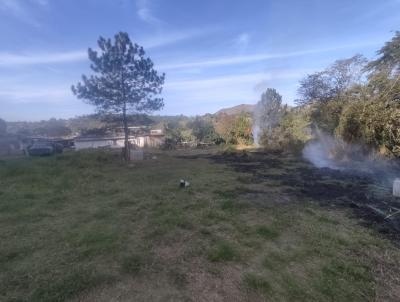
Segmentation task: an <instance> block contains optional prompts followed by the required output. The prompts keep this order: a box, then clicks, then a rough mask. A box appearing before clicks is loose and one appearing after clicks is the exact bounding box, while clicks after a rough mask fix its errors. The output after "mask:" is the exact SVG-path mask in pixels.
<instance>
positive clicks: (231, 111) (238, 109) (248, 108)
mask: <svg viewBox="0 0 400 302" xmlns="http://www.w3.org/2000/svg"><path fill="white" fill-rule="evenodd" d="M255 106H256V105H252V104H241V105H237V106H234V107H230V108H224V109H221V110H219V111H217V112H216V113H215V114H221V113H225V114H228V115H236V114H240V113H252V112H253V111H254V107H255Z"/></svg>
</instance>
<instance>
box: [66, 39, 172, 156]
mask: <svg viewBox="0 0 400 302" xmlns="http://www.w3.org/2000/svg"><path fill="white" fill-rule="evenodd" d="M98 47H99V53H98V52H97V51H95V50H92V49H91V48H89V50H88V54H89V59H90V61H91V63H92V64H91V65H90V67H91V69H92V70H93V72H94V75H91V76H90V77H87V76H85V75H83V76H82V82H79V83H78V84H77V85H76V86H72V87H71V89H72V92H73V93H74V94H75V95H76V96H77V97H78V98H80V99H83V100H85V101H86V102H87V103H89V104H92V105H95V106H96V108H97V110H98V111H99V112H101V113H112V114H118V115H119V116H120V117H121V122H122V125H123V128H124V134H125V144H124V145H125V147H124V156H125V159H126V160H129V128H128V118H127V115H128V113H141V112H152V111H155V110H159V109H161V108H162V107H163V106H164V102H163V99H162V98H160V97H158V96H159V94H160V93H161V91H162V86H163V84H164V79H165V74H161V75H160V74H158V72H157V71H156V70H155V69H154V68H153V66H154V64H153V62H152V60H151V59H150V58H147V57H145V51H144V49H143V47H141V46H139V45H137V44H136V43H135V44H133V43H132V41H131V40H130V38H129V35H128V34H127V33H124V32H119V33H118V34H116V35H115V37H114V41H112V40H111V39H105V38H103V37H100V38H99V40H98Z"/></svg>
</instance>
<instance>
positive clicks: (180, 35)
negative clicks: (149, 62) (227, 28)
mask: <svg viewBox="0 0 400 302" xmlns="http://www.w3.org/2000/svg"><path fill="white" fill-rule="evenodd" d="M216 31H218V28H216V27H204V28H191V29H184V30H179V31H170V32H168V33H164V34H156V35H153V36H152V37H147V38H144V39H142V40H141V43H142V44H143V46H144V47H145V48H147V49H148V48H156V47H160V46H165V45H169V44H173V43H177V42H181V41H184V40H189V39H194V38H197V37H201V36H205V35H207V34H211V33H213V32H216Z"/></svg>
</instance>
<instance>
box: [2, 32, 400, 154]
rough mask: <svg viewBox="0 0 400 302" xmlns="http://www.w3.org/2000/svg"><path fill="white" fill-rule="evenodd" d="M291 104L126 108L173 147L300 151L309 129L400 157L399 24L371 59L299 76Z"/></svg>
mask: <svg viewBox="0 0 400 302" xmlns="http://www.w3.org/2000/svg"><path fill="white" fill-rule="evenodd" d="M298 97H299V98H298V99H297V100H295V106H294V107H290V106H287V105H284V104H283V103H284V100H282V97H281V96H280V95H279V92H278V91H276V90H275V89H273V87H271V88H268V89H267V90H266V91H265V92H264V93H263V94H262V96H261V97H260V101H259V102H258V104H257V105H256V110H255V112H256V113H257V114H253V113H252V112H250V110H249V108H246V111H244V112H243V111H242V112H233V113H232V114H230V112H229V110H222V111H220V112H217V113H216V114H206V115H203V116H194V117H188V116H184V115H178V116H160V115H156V116H145V115H131V116H130V119H129V123H130V125H136V126H137V125H146V126H151V127H153V128H163V129H165V134H166V139H167V142H168V144H170V146H171V147H173V146H174V145H177V144H179V143H182V142H204V143H216V144H220V143H225V144H233V145H252V144H253V143H254V142H255V141H256V143H257V144H259V145H260V146H263V147H265V148H272V149H281V150H295V151H299V150H301V149H302V148H303V146H304V144H305V143H306V142H307V141H309V140H310V139H313V130H315V129H316V128H318V129H319V130H321V131H322V132H324V133H326V134H328V135H332V136H335V137H338V138H340V139H342V140H343V141H345V142H348V143H353V144H354V143H355V144H359V145H362V146H364V147H365V148H366V149H373V150H376V151H378V152H379V153H381V154H384V155H385V156H390V157H400V32H399V31H397V32H396V33H395V35H394V37H393V38H392V39H391V40H390V41H388V42H386V43H385V44H384V45H383V46H382V48H380V49H379V50H378V52H377V58H376V59H374V60H371V61H368V60H367V59H366V58H365V57H364V56H362V55H361V54H355V55H354V56H352V57H350V58H346V59H340V60H337V61H335V62H333V63H332V64H331V65H330V66H328V67H327V68H325V69H324V70H321V71H318V72H315V73H313V74H308V75H307V76H305V77H304V78H303V79H301V80H300V82H299V89H298ZM0 126H1V127H0V128H1V129H2V130H1V132H0V135H1V133H2V134H3V135H4V133H6V132H8V133H13V134H16V135H42V136H71V135H76V134H81V135H85V134H90V133H98V134H99V133H100V134H101V133H102V131H106V130H107V129H109V128H112V127H116V126H118V125H117V123H116V119H115V118H113V117H112V116H110V115H108V116H100V115H97V114H93V115H87V116H81V117H76V118H71V119H50V120H48V121H40V122H9V123H4V121H1V123H0Z"/></svg>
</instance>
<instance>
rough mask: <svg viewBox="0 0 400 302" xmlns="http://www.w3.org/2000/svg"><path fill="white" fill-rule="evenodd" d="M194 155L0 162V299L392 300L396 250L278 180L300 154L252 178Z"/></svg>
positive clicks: (399, 284) (398, 291)
mask: <svg viewBox="0 0 400 302" xmlns="http://www.w3.org/2000/svg"><path fill="white" fill-rule="evenodd" d="M199 152H202V153H204V154H205V153H207V152H208V151H206V150H205V151H199ZM204 154H193V153H192V152H188V154H186V153H185V152H168V153H161V152H158V153H157V154H156V156H157V158H156V159H151V160H144V161H141V162H135V163H132V164H129V165H126V164H124V163H123V162H121V161H120V159H119V157H118V155H115V154H111V153H106V152H82V153H66V154H64V155H60V156H57V157H51V158H22V159H5V160H1V161H0V300H1V301H33V302H35V301H44V302H46V301H399V300H400V281H399V278H400V277H399V276H400V273H399V268H400V265H399V264H400V251H399V249H398V248H397V247H396V245H395V244H394V243H392V242H391V241H389V240H387V239H385V238H384V237H383V236H382V235H381V234H379V233H377V232H376V231H375V230H373V229H371V228H368V227H365V226H362V225H361V224H360V223H359V222H360V221H359V219H357V218H355V217H354V216H353V215H352V213H351V212H350V210H349V209H346V208H341V207H328V206H321V205H320V203H317V202H316V200H315V198H310V199H307V198H302V199H299V198H297V197H296V194H291V193H290V192H291V191H290V186H289V185H288V184H285V183H283V182H282V181H281V180H280V178H279V177H280V176H281V175H282V171H283V169H291V168H293V167H295V166H301V165H306V164H305V163H304V162H302V161H300V160H297V159H296V158H293V157H287V166H286V167H281V166H276V167H274V168H271V169H270V170H269V175H270V177H265V178H264V180H263V181H255V180H254V179H253V175H252V174H251V173H248V172H246V171H242V172H240V171H238V170H237V169H234V168H233V167H232V165H229V164H227V163H224V162H222V161H216V160H213V159H212V158H211V157H208V156H204ZM277 157H279V159H280V161H281V162H282V161H286V159H285V158H282V156H277ZM249 165H251V163H250V164H249ZM288 167H289V168H288ZM272 176H274V177H272ZM181 178H186V179H188V180H189V181H190V186H189V187H188V188H185V189H181V188H179V180H180V179H181Z"/></svg>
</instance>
